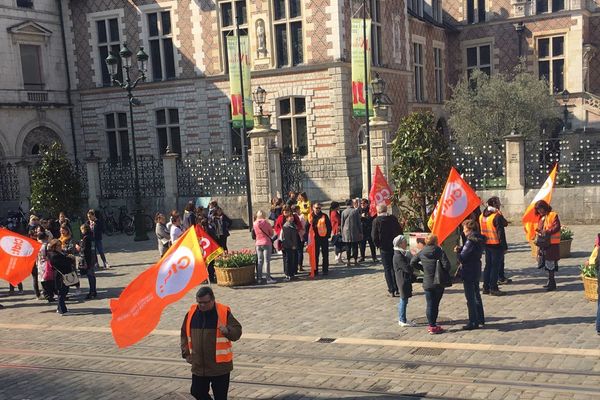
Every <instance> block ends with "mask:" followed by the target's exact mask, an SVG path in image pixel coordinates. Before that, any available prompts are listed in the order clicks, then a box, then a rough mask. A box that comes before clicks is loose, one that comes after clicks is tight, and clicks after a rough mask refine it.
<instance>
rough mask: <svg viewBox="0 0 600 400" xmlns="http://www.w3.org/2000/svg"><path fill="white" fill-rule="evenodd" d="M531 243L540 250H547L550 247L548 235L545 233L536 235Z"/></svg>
mask: <svg viewBox="0 0 600 400" xmlns="http://www.w3.org/2000/svg"><path fill="white" fill-rule="evenodd" d="M533 243H534V244H535V245H536V246H537V247H539V248H540V249H547V248H548V247H550V235H548V234H547V233H545V232H544V233H536V234H535V239H534V241H533Z"/></svg>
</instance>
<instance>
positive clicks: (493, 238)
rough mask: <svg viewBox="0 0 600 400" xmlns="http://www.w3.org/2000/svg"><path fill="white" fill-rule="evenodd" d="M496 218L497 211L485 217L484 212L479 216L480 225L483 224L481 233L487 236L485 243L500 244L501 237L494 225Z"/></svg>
mask: <svg viewBox="0 0 600 400" xmlns="http://www.w3.org/2000/svg"><path fill="white" fill-rule="evenodd" d="M495 219H496V213H494V214H490V215H489V216H487V217H484V216H483V214H481V215H480V216H479V226H481V234H482V235H483V236H485V238H486V241H485V244H491V245H495V244H500V237H499V236H498V231H497V230H496V227H495V226H494V220H495Z"/></svg>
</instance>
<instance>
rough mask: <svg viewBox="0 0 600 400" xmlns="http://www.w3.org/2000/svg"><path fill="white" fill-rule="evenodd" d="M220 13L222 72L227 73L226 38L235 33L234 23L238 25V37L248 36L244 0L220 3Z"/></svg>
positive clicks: (230, 0)
mask: <svg viewBox="0 0 600 400" xmlns="http://www.w3.org/2000/svg"><path fill="white" fill-rule="evenodd" d="M219 4H220V7H221V8H220V11H221V37H222V38H223V41H222V42H223V50H222V51H223V71H225V72H227V71H228V67H229V56H228V55H227V36H230V35H234V34H235V33H236V23H237V22H239V24H240V36H245V35H248V12H247V8H246V0H229V1H222V2H220V3H219Z"/></svg>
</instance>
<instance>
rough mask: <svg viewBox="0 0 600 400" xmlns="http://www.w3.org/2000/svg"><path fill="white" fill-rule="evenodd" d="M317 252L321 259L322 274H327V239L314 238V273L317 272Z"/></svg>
mask: <svg viewBox="0 0 600 400" xmlns="http://www.w3.org/2000/svg"><path fill="white" fill-rule="evenodd" d="M319 252H320V253H321V256H322V258H323V264H322V266H323V273H324V274H327V273H329V240H327V238H318V239H317V238H315V258H316V259H317V268H316V272H317V273H318V272H319Z"/></svg>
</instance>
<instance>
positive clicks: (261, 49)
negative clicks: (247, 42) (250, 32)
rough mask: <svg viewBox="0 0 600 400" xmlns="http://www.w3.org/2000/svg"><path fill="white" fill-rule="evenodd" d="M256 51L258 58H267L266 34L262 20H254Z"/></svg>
mask: <svg viewBox="0 0 600 400" xmlns="http://www.w3.org/2000/svg"><path fill="white" fill-rule="evenodd" d="M256 51H257V53H258V58H264V57H266V56H267V34H266V32H265V21H263V19H262V18H261V19H258V20H256Z"/></svg>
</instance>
